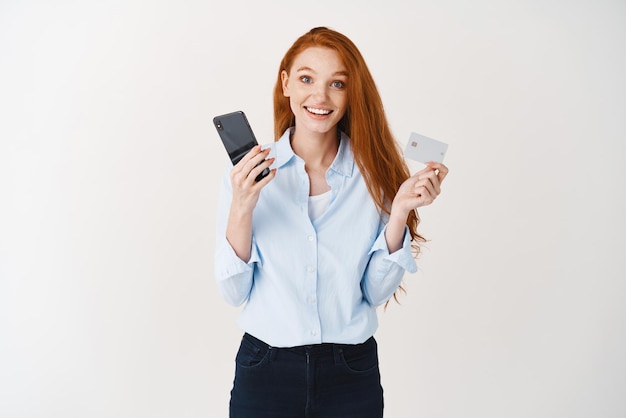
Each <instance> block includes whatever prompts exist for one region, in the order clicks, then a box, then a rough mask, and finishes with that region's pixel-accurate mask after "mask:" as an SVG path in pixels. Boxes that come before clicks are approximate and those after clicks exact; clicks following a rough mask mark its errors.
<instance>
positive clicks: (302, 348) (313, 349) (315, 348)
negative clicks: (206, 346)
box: [243, 332, 374, 355]
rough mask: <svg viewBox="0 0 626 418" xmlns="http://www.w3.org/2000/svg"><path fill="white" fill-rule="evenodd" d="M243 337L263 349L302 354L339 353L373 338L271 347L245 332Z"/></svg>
mask: <svg viewBox="0 0 626 418" xmlns="http://www.w3.org/2000/svg"><path fill="white" fill-rule="evenodd" d="M243 338H245V339H248V340H249V341H252V342H253V343H254V344H255V345H257V346H260V347H263V348H265V349H271V350H277V351H290V352H294V353H302V354H306V353H308V354H320V355H323V354H333V355H336V354H337V353H340V352H341V351H342V350H343V349H344V348H345V347H354V346H356V345H363V344H367V343H369V342H370V341H371V340H374V337H370V338H368V339H367V341H365V342H364V343H362V344H335V343H321V344H309V345H298V346H294V347H272V346H271V345H269V344H267V343H266V342H264V341H262V340H259V339H258V338H256V337H255V336H253V335H250V334H248V333H247V332H246V333H245V334H244V336H243Z"/></svg>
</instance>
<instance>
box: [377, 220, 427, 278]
mask: <svg viewBox="0 0 626 418" xmlns="http://www.w3.org/2000/svg"><path fill="white" fill-rule="evenodd" d="M386 230H387V226H385V227H384V228H383V230H382V231H381V233H380V234H379V235H378V238H376V241H375V242H374V245H373V246H372V249H371V250H370V254H372V253H374V252H377V251H380V252H381V253H382V254H381V255H383V258H384V259H385V260H387V261H390V262H393V263H395V264H397V265H399V266H400V267H402V268H403V269H404V270H406V271H407V272H409V273H415V272H416V271H417V264H416V263H415V258H414V257H413V253H412V252H411V234H410V233H409V227H408V226H406V227H404V238H403V240H402V248H400V249H399V250H398V251H395V252H393V253H391V254H389V247H388V246H387V240H386V239H385V231H386Z"/></svg>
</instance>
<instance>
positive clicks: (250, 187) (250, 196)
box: [230, 145, 276, 213]
mask: <svg viewBox="0 0 626 418" xmlns="http://www.w3.org/2000/svg"><path fill="white" fill-rule="evenodd" d="M269 152H270V149H269V148H266V149H264V150H262V149H261V146H260V145H257V146H255V147H254V148H252V149H251V150H250V151H249V152H248V153H247V154H246V155H245V156H244V157H243V158H242V159H241V160H240V161H239V162H238V163H237V164H236V165H235V166H234V167H233V168H232V170H231V171H230V182H231V185H232V188H233V196H232V203H231V210H233V209H235V210H237V211H239V213H246V212H250V213H251V212H252V210H254V207H255V206H256V202H257V201H258V200H259V194H260V193H261V189H262V188H263V187H265V186H266V185H267V184H268V183H269V182H270V181H272V179H273V178H274V177H275V176H276V169H273V170H270V173H269V174H268V175H267V176H265V177H264V178H262V179H261V180H260V181H256V178H257V176H258V175H259V174H261V173H262V172H263V170H265V169H266V168H267V169H269V167H270V166H271V165H272V163H273V162H274V158H267V156H268V154H269Z"/></svg>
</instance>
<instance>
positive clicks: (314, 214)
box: [309, 190, 330, 220]
mask: <svg viewBox="0 0 626 418" xmlns="http://www.w3.org/2000/svg"><path fill="white" fill-rule="evenodd" d="M329 201H330V190H329V191H327V192H326V193H322V194H318V195H316V196H309V218H311V220H315V219H317V218H319V217H320V216H322V214H323V213H324V212H326V209H327V208H328V202H329Z"/></svg>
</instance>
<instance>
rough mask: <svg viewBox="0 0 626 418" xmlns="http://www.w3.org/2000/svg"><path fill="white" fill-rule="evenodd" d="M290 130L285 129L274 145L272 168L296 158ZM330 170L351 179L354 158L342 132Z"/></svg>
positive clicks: (348, 140)
mask: <svg viewBox="0 0 626 418" xmlns="http://www.w3.org/2000/svg"><path fill="white" fill-rule="evenodd" d="M292 130H293V128H289V129H287V130H286V131H285V133H284V134H283V136H281V137H280V139H279V140H278V141H277V142H276V144H275V145H274V148H275V150H276V161H275V162H274V166H275V167H276V168H280V167H282V166H283V165H285V164H287V163H288V162H289V161H290V160H291V159H292V158H294V157H295V156H296V154H295V153H294V152H293V149H292V148H291V142H290V141H289V137H290V134H291V132H292ZM330 169H331V170H333V171H335V172H336V173H337V174H340V175H342V176H344V177H352V173H353V172H354V156H353V154H352V149H351V148H350V138H349V137H348V135H346V134H345V133H343V132H341V139H340V140H339V149H338V150H337V155H336V156H335V160H334V161H333V163H332V164H331V165H330Z"/></svg>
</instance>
